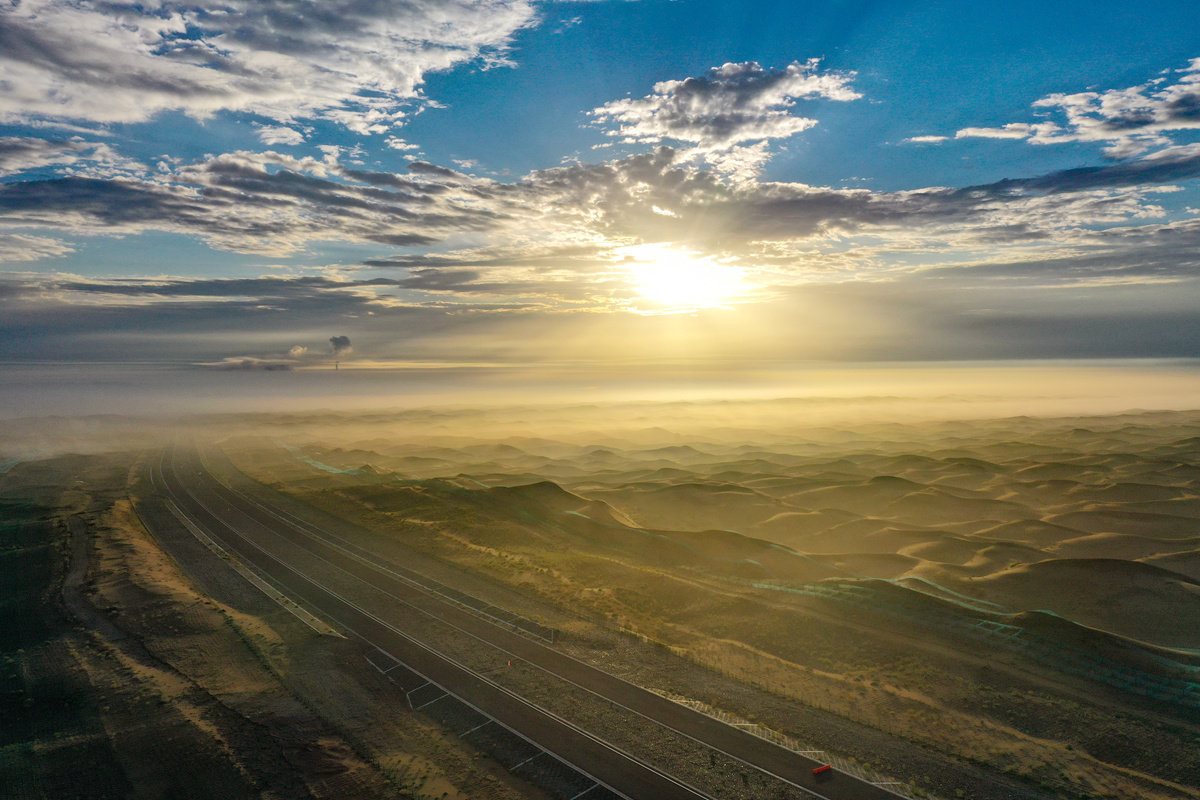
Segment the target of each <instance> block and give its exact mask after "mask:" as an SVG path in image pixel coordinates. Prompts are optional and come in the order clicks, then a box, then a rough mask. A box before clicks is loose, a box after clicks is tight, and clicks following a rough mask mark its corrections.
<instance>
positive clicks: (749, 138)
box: [591, 59, 862, 177]
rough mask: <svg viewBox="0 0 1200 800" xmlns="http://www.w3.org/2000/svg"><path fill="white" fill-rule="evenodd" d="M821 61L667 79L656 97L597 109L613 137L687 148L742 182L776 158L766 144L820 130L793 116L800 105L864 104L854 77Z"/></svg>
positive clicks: (729, 67)
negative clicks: (823, 67)
mask: <svg viewBox="0 0 1200 800" xmlns="http://www.w3.org/2000/svg"><path fill="white" fill-rule="evenodd" d="M818 66H819V59H810V60H809V61H807V62H799V61H796V62H793V63H791V64H789V65H788V66H787V67H785V68H783V69H765V68H763V67H762V66H761V65H759V64H758V63H757V62H753V61H747V62H744V63H740V64H734V63H729V64H723V65H722V66H719V67H714V68H713V69H710V70H709V71H708V72H707V73H705V74H704V75H701V76H699V77H694V78H687V79H686V80H672V81H661V82H660V83H657V84H655V85H654V92H653V94H649V95H646V96H645V97H641V98H636V99H634V98H628V99H623V100H614V101H613V102H611V103H606V104H605V105H603V106H600V107H599V108H596V109H593V110H592V112H591V116H592V117H593V119H595V120H596V122H597V123H600V124H605V125H609V126H611V129H610V130H609V131H608V135H609V136H613V137H617V138H619V139H621V141H623V142H627V143H634V142H638V143H655V144H657V143H662V142H682V143H686V144H690V145H692V146H693V147H692V148H691V150H689V151H685V154H684V157H685V158H688V157H691V158H702V159H704V160H707V161H708V162H709V163H710V164H712V165H713V166H716V167H718V168H721V169H723V170H724V171H726V172H729V173H732V174H737V175H739V176H743V177H745V176H747V175H751V174H753V173H754V172H756V171H757V169H758V168H759V167H761V165H762V163H763V162H764V161H765V160H766V159H767V158H768V157H769V154H768V153H767V150H766V143H767V142H768V141H769V140H771V139H781V138H786V137H788V136H792V135H793V134H796V133H800V132H801V131H805V130H808V129H809V128H811V127H813V126H814V125H816V124H817V121H816V120H815V119H812V118H809V117H803V116H798V115H795V114H793V113H792V111H793V109H794V108H795V106H796V101H797V100H801V99H804V100H813V99H817V98H824V99H828V100H841V101H847V100H856V99H858V98H860V97H862V95H861V94H859V93H858V92H856V91H854V90H853V89H851V88H850V82H851V81H852V80H853V78H854V73H852V72H821V71H820V70H819V69H818Z"/></svg>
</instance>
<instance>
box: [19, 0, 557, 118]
mask: <svg viewBox="0 0 1200 800" xmlns="http://www.w3.org/2000/svg"><path fill="white" fill-rule="evenodd" d="M533 19H534V8H533V5H532V3H531V2H530V1H529V0H407V1H406V2H403V3H386V2H378V0H229V1H228V2H224V3H221V4H220V5H218V6H208V7H202V6H197V5H196V4H193V3H182V2H172V1H171V0H150V2H141V3H126V2H99V0H96V1H94V2H93V1H91V0H23V2H19V3H5V4H3V5H2V6H0V70H3V72H4V75H5V91H4V92H3V93H0V123H14V122H23V121H29V120H40V119H49V120H84V121H88V122H93V123H115V122H143V121H146V120H148V119H150V118H152V117H153V116H155V115H156V114H158V113H160V112H162V111H166V110H180V111H183V112H185V113H187V114H190V115H192V116H195V117H200V118H203V117H206V116H209V115H211V114H213V113H215V112H217V111H247V112H252V113H255V114H259V115H262V116H264V117H269V118H271V119H274V120H278V121H280V122H285V123H286V122H291V121H293V120H296V119H305V118H324V119H328V120H333V121H335V122H338V123H340V124H342V125H345V126H346V127H348V128H350V129H352V130H354V131H357V132H359V133H381V132H384V131H386V130H388V129H389V128H390V127H391V126H392V125H393V124H394V123H396V122H397V121H398V120H399V119H401V118H402V117H403V114H404V110H403V108H404V104H405V103H406V102H409V101H412V100H414V98H417V97H418V95H419V87H420V85H421V83H422V80H423V76H424V75H425V74H426V73H428V72H430V71H432V70H440V69H446V68H448V67H451V66H454V65H455V64H460V63H463V62H465V61H470V60H473V59H478V58H484V59H491V60H493V61H495V60H498V59H502V58H503V57H504V56H503V54H504V48H505V46H506V44H507V43H508V42H509V40H510V38H511V37H512V35H513V34H514V33H515V32H516V31H517V30H519V29H520V28H522V27H523V26H526V25H529V24H530V23H531V22H532V21H533Z"/></svg>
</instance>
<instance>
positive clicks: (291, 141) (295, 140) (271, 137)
mask: <svg viewBox="0 0 1200 800" xmlns="http://www.w3.org/2000/svg"><path fill="white" fill-rule="evenodd" d="M258 138H259V139H260V140H261V141H262V143H263V144H266V145H275V144H288V145H297V144H304V134H302V133H301V132H300V131H298V130H296V129H295V128H288V127H285V126H283V125H263V126H261V127H260V128H259V129H258Z"/></svg>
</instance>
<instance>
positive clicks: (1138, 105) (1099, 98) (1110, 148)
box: [955, 58, 1200, 158]
mask: <svg viewBox="0 0 1200 800" xmlns="http://www.w3.org/2000/svg"><path fill="white" fill-rule="evenodd" d="M1170 74H1171V75H1173V76H1175V77H1174V79H1172V78H1170V77H1160V78H1155V79H1154V80H1151V81H1148V82H1146V83H1143V84H1140V85H1138V86H1130V87H1127V88H1124V89H1109V90H1106V91H1102V92H1077V93H1074V94H1066V93H1057V94H1051V95H1047V96H1046V97H1043V98H1041V99H1040V100H1038V101H1037V102H1035V103H1034V104H1033V106H1034V108H1039V109H1048V110H1050V111H1051V112H1057V113H1058V114H1060V115H1062V117H1063V118H1064V119H1063V121H1062V122H1060V123H1056V122H1040V123H1024V122H1014V123H1009V124H1007V125H1003V126H1000V127H994V128H963V129H962V130H960V131H958V133H957V134H956V137H955V138H960V139H961V138H966V137H987V138H993V139H1024V140H1026V141H1028V142H1030V143H1031V144H1058V143H1061V142H1101V143H1104V144H1105V145H1106V147H1105V152H1106V153H1107V154H1108V155H1110V156H1112V157H1114V158H1127V157H1129V156H1135V155H1139V154H1141V153H1144V152H1146V151H1147V150H1149V149H1151V148H1153V147H1162V146H1165V145H1169V144H1171V142H1172V140H1171V138H1170V136H1169V135H1168V134H1171V133H1177V132H1180V131H1187V130H1200V58H1194V59H1192V60H1191V61H1190V62H1188V65H1187V66H1186V67H1184V68H1183V69H1181V70H1178V71H1175V72H1173V73H1170Z"/></svg>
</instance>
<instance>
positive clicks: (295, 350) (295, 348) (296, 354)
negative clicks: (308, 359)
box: [288, 344, 308, 358]
mask: <svg viewBox="0 0 1200 800" xmlns="http://www.w3.org/2000/svg"><path fill="white" fill-rule="evenodd" d="M307 354H308V348H307V347H305V346H304V345H302V344H295V345H292V346H291V347H290V348H288V355H289V356H291V357H292V358H303V357H304V356H305V355H307Z"/></svg>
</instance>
